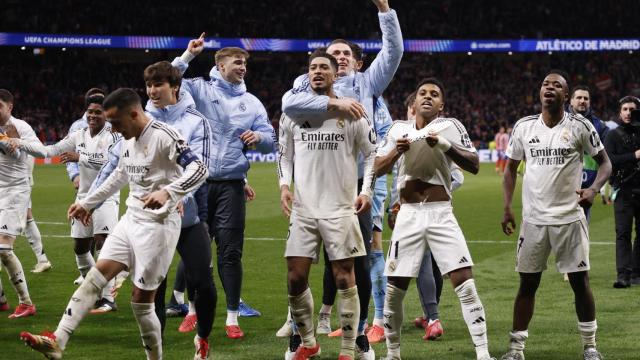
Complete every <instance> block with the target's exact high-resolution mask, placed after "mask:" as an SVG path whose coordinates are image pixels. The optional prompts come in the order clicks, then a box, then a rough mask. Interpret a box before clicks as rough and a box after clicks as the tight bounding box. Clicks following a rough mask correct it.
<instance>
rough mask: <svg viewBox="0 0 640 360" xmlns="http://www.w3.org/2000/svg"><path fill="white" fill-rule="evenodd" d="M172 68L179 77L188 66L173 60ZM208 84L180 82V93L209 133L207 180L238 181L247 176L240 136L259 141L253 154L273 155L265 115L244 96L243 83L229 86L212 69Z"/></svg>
mask: <svg viewBox="0 0 640 360" xmlns="http://www.w3.org/2000/svg"><path fill="white" fill-rule="evenodd" d="M172 65H173V66H175V67H177V68H178V69H179V70H180V72H181V73H182V74H184V72H185V71H186V70H187V67H188V66H189V64H188V63H187V62H186V61H184V60H183V59H182V58H180V57H177V58H176V59H175V60H174V61H173V62H172ZM209 75H210V76H211V80H208V81H207V80H205V79H203V78H194V79H182V89H183V90H184V91H186V92H187V93H189V94H190V95H191V96H192V98H193V100H194V102H195V106H196V109H197V110H198V111H200V112H201V113H202V114H204V116H205V117H206V118H207V119H208V120H209V122H210V125H211V132H212V137H211V138H212V143H211V151H210V153H209V180H242V179H245V178H246V176H247V171H248V170H249V160H248V159H247V157H246V152H247V150H249V149H248V147H247V146H246V145H245V144H244V143H243V142H242V140H240V135H241V134H242V133H243V132H245V131H247V130H251V131H253V132H255V133H256V134H258V136H259V137H260V141H259V142H258V143H257V144H256V150H258V151H260V152H262V153H270V152H272V151H274V144H275V141H276V135H275V131H274V130H273V126H271V122H270V121H269V117H268V116H267V111H266V110H265V108H264V106H263V105H262V103H261V102H260V100H258V98H257V97H255V96H253V95H252V94H251V93H249V92H247V87H246V85H245V84H244V81H243V82H241V83H239V84H232V83H230V82H228V81H226V80H224V79H223V78H222V75H221V74H220V72H219V71H218V69H217V68H216V67H213V68H212V69H211V72H210V74H209Z"/></svg>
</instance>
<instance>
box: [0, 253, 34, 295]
mask: <svg viewBox="0 0 640 360" xmlns="http://www.w3.org/2000/svg"><path fill="white" fill-rule="evenodd" d="M0 260H1V261H2V265H3V266H4V268H5V269H6V270H7V274H8V275H9V281H11V285H13V288H14V289H15V290H16V293H17V294H18V300H19V301H20V303H21V304H27V305H32V303H31V297H29V289H28V288H27V279H26V278H25V277H24V271H22V264H21V263H20V260H19V259H18V257H17V256H16V254H14V253H13V248H12V247H10V246H9V245H0Z"/></svg>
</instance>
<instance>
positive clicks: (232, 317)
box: [189, 302, 239, 326]
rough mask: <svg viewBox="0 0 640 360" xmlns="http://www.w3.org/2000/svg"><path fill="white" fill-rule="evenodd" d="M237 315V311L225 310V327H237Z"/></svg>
mask: <svg viewBox="0 0 640 360" xmlns="http://www.w3.org/2000/svg"><path fill="white" fill-rule="evenodd" d="M189 304H191V302H189ZM238 313H239V311H238V310H236V311H232V310H227V323H226V324H227V326H231V325H238Z"/></svg>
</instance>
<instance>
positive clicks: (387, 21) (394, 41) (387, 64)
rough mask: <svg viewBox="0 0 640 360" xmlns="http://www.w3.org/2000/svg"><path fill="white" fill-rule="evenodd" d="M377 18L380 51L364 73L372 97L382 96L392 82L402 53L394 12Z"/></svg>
mask: <svg viewBox="0 0 640 360" xmlns="http://www.w3.org/2000/svg"><path fill="white" fill-rule="evenodd" d="M378 18H379V20H380V29H381V30H382V49H381V50H380V52H379V53H378V55H377V56H376V58H375V59H374V60H373V62H372V63H371V66H369V68H368V69H367V70H366V71H365V73H364V75H365V78H366V79H367V81H368V82H369V85H370V86H371V89H372V90H373V95H374V96H380V95H382V92H383V91H384V90H385V89H386V88H387V86H388V85H389V83H390V82H391V80H393V75H394V74H395V73H396V70H397V69H398V66H399V65H400V60H401V59H402V54H403V52H404V44H403V41H402V31H401V30H400V23H399V22H398V16H397V15H396V12H395V10H393V9H390V10H389V11H388V12H386V13H379V14H378Z"/></svg>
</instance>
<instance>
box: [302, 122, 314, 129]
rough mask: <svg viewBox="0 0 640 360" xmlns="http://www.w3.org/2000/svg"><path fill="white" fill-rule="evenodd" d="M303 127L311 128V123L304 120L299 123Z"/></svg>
mask: <svg viewBox="0 0 640 360" xmlns="http://www.w3.org/2000/svg"><path fill="white" fill-rule="evenodd" d="M300 127H301V128H303V129H311V124H309V122H308V121H305V122H304V123H303V124H302V125H300Z"/></svg>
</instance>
